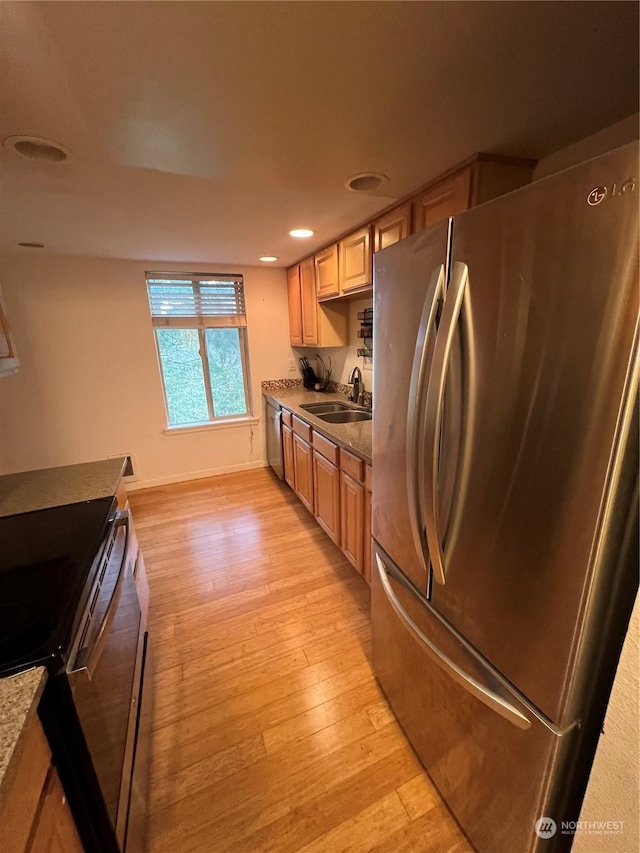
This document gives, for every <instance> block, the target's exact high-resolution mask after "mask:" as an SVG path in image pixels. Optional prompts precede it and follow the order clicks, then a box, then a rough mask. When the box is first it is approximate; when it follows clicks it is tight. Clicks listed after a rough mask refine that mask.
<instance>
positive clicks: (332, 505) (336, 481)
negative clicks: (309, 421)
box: [313, 450, 340, 545]
mask: <svg viewBox="0 0 640 853" xmlns="http://www.w3.org/2000/svg"><path fill="white" fill-rule="evenodd" d="M313 492H314V502H315V503H314V506H315V516H316V521H317V522H318V524H319V525H320V527H322V529H323V530H324V532H325V533H326V534H327V536H328V537H329V538H330V539H331V540H332V541H333V542H335V543H336V545H339V544H340V469H339V468H338V466H337V465H334V464H333V462H330V461H329V460H328V459H325V457H324V456H322V454H321V453H318V451H317V450H314V451H313Z"/></svg>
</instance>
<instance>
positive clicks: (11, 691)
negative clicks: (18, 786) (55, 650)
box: [0, 666, 47, 797]
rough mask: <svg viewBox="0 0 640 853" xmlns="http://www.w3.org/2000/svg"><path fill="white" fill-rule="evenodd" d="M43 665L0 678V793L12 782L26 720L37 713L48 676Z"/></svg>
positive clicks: (0, 794)
mask: <svg viewBox="0 0 640 853" xmlns="http://www.w3.org/2000/svg"><path fill="white" fill-rule="evenodd" d="M46 672H47V671H46V669H45V668H44V667H43V666H39V667H36V668H35V669H29V670H27V671H26V672H21V673H19V674H18V675H13V676H10V677H9V678H0V797H1V796H3V795H4V793H5V792H6V791H7V789H8V787H9V786H10V785H11V780H12V779H13V774H14V771H15V768H16V765H17V761H18V758H19V756H20V751H21V749H20V740H21V735H22V733H23V732H24V730H25V723H26V722H27V720H28V719H29V718H30V717H31V715H32V714H35V713H36V708H37V707H38V702H39V701H40V696H41V695H42V691H43V689H44V685H45V682H46V680H47V675H46Z"/></svg>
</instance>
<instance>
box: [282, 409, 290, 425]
mask: <svg viewBox="0 0 640 853" xmlns="http://www.w3.org/2000/svg"><path fill="white" fill-rule="evenodd" d="M292 418H293V415H292V414H291V412H290V411H289V410H288V409H283V410H282V423H283V424H284V425H285V426H288V427H290V426H291V423H292Z"/></svg>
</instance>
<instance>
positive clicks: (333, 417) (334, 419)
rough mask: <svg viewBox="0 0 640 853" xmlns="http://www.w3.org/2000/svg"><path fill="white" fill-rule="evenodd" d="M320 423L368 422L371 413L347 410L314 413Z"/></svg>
mask: <svg viewBox="0 0 640 853" xmlns="http://www.w3.org/2000/svg"><path fill="white" fill-rule="evenodd" d="M314 414H315V415H316V416H317V417H318V418H320V420H321V421H326V422H327V423H329V424H351V423H354V422H355V421H370V420H371V412H363V411H360V410H359V409H347V410H346V411H341V412H340V411H339V412H326V413H325V414H319V413H318V412H315V413H314Z"/></svg>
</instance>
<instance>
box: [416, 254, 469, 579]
mask: <svg viewBox="0 0 640 853" xmlns="http://www.w3.org/2000/svg"><path fill="white" fill-rule="evenodd" d="M468 280H469V268H468V267H467V265H466V264H463V263H460V262H459V261H457V262H456V263H455V264H454V265H453V270H452V274H451V283H450V285H449V289H448V291H447V296H446V299H445V301H444V308H443V311H442V318H441V320H440V328H439V329H438V336H437V338H436V343H435V347H434V351H433V362H432V365H431V373H430V376H429V385H428V388H427V403H426V409H425V420H424V423H425V435H424V447H425V460H424V472H425V477H424V483H425V486H424V488H425V489H426V494H425V495H424V497H423V499H422V500H421V503H422V504H423V505H424V506H425V509H426V512H425V516H424V519H425V527H426V534H427V545H428V547H429V556H430V558H431V566H432V568H433V578H434V580H435V581H436V582H437V583H439V584H444V583H445V580H446V577H445V566H444V551H443V547H442V536H441V535H440V523H439V518H438V456H439V452H440V423H441V421H442V407H443V401H444V391H445V386H446V382H447V371H448V367H449V359H450V357H451V347H452V345H453V340H454V337H455V333H456V327H457V324H458V318H459V317H460V310H461V308H462V302H463V299H464V295H465V290H466V287H467V282H468Z"/></svg>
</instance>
